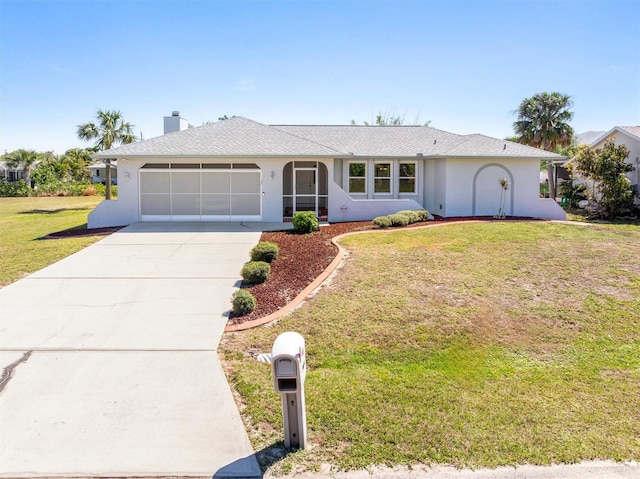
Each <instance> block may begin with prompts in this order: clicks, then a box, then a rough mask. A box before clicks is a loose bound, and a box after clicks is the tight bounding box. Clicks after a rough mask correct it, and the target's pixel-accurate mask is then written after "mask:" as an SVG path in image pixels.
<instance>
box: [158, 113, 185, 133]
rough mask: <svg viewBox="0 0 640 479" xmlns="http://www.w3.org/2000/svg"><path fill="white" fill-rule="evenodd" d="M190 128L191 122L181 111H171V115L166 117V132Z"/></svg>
mask: <svg viewBox="0 0 640 479" xmlns="http://www.w3.org/2000/svg"><path fill="white" fill-rule="evenodd" d="M187 128H189V122H188V121H187V120H185V119H184V118H181V117H180V112H179V111H173V112H171V116H165V117H164V134H165V135H166V134H167V133H173V132H174V131H182V130H186V129H187Z"/></svg>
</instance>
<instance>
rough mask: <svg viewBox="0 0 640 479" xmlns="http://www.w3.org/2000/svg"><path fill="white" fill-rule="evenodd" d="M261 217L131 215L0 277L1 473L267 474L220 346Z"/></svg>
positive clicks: (15, 475) (126, 474)
mask: <svg viewBox="0 0 640 479" xmlns="http://www.w3.org/2000/svg"><path fill="white" fill-rule="evenodd" d="M263 227H265V225H264V224H247V225H242V224H239V223H224V224H221V223H161V224H158V223H150V224H136V225H132V226H130V227H128V228H125V229H123V230H121V231H120V232H118V233H115V234H113V235H111V236H109V237H107V238H105V239H104V240H102V241H100V242H98V243H96V244H94V245H92V246H90V247H88V248H86V249H84V250H82V251H80V252H78V253H76V254H74V255H72V256H70V257H68V258H66V259H64V260H62V261H60V262H58V263H56V264H54V265H51V266H49V267H47V268H45V269H43V270H41V271H38V272H37V273H34V274H32V275H30V276H28V277H26V278H24V279H22V280H20V281H18V282H16V283H13V284H11V285H9V286H6V287H5V288H2V289H0V365H1V366H2V368H3V370H4V371H5V374H4V376H5V377H4V378H3V380H2V382H0V425H1V433H0V477H26V476H74V477H82V476H198V477H207V476H208V477H211V476H216V477H260V476H261V474H260V469H259V467H258V463H257V461H256V459H255V457H254V455H253V450H252V448H251V445H250V443H249V440H248V437H247V434H246V432H245V429H244V427H243V424H242V421H241V419H240V416H239V413H238V410H237V407H236V405H235V402H234V400H233V397H232V394H231V391H230V389H229V386H228V384H227V381H226V378H225V376H224V373H223V371H222V368H221V366H220V363H219V361H218V357H217V354H216V349H217V346H218V343H219V341H220V338H221V336H222V332H223V330H224V326H225V324H226V319H227V318H226V316H225V312H226V311H227V310H228V309H229V307H230V302H229V299H230V297H231V294H232V293H233V291H234V290H235V288H236V287H237V286H238V285H239V281H240V275H239V272H240V269H241V267H242V264H243V263H244V262H246V261H247V260H248V258H249V256H248V255H249V251H250V249H251V248H252V247H253V246H254V245H255V244H256V243H257V242H258V240H259V238H260V233H261V231H262V228H263Z"/></svg>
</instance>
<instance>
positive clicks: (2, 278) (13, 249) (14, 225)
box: [0, 196, 104, 287]
mask: <svg viewBox="0 0 640 479" xmlns="http://www.w3.org/2000/svg"><path fill="white" fill-rule="evenodd" d="M102 200H104V198H103V197H99V196H77V197H38V198H0V287H1V286H5V285H7V284H9V283H11V282H13V281H16V280H18V279H20V278H21V277H23V276H24V275H26V274H28V273H32V272H34V271H37V270H39V269H41V268H44V267H45V266H48V265H49V264H51V263H54V262H55V261H58V260H60V259H62V258H64V257H66V256H69V255H70V254H72V253H75V252H76V251H78V250H80V249H82V248H84V247H85V246H88V245H90V244H91V243H94V242H96V241H97V240H98V239H100V238H99V237H98V236H91V237H84V238H64V239H57V240H42V239H40V238H42V237H44V236H46V235H48V234H51V233H56V232H58V231H63V230H68V229H72V228H86V223H87V215H88V214H89V213H90V212H91V210H93V208H95V206H96V205H97V204H98V203H100V201H102Z"/></svg>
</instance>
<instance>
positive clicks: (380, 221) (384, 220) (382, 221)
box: [373, 216, 391, 228]
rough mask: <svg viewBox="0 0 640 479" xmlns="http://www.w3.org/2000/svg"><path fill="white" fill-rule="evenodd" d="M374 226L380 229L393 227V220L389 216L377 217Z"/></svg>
mask: <svg viewBox="0 0 640 479" xmlns="http://www.w3.org/2000/svg"><path fill="white" fill-rule="evenodd" d="M373 224H374V225H376V226H378V227H380V228H388V227H389V226H391V218H389V217H388V216H377V217H376V218H373Z"/></svg>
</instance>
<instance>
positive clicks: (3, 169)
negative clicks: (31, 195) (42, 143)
mask: <svg viewBox="0 0 640 479" xmlns="http://www.w3.org/2000/svg"><path fill="white" fill-rule="evenodd" d="M23 173H24V171H23V169H22V167H20V166H18V167H17V168H10V167H9V166H7V164H6V163H5V162H4V161H0V179H2V180H6V181H18V180H19V179H21V178H23V176H24V175H23Z"/></svg>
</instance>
